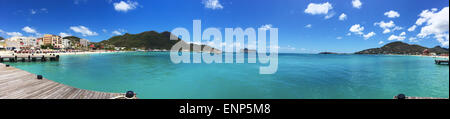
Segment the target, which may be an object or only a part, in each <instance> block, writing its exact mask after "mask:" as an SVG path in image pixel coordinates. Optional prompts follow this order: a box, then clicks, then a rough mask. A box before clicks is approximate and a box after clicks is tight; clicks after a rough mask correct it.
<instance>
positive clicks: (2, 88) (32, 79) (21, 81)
mask: <svg viewBox="0 0 450 119" xmlns="http://www.w3.org/2000/svg"><path fill="white" fill-rule="evenodd" d="M27 57H28V56H27ZM41 57H42V56H41ZM117 95H121V94H119V93H105V92H97V91H89V90H83V89H78V88H74V87H70V86H67V85H64V84H60V83H57V82H54V81H51V80H48V79H45V78H44V79H42V80H38V79H37V78H36V75H35V74H31V73H29V72H26V71H23V70H20V69H17V68H14V67H5V65H4V64H2V63H0V99H110V98H112V97H115V96H117Z"/></svg>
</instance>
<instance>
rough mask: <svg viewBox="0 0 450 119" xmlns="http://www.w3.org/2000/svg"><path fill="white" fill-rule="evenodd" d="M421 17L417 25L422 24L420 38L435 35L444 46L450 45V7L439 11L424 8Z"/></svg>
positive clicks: (418, 35)
mask: <svg viewBox="0 0 450 119" xmlns="http://www.w3.org/2000/svg"><path fill="white" fill-rule="evenodd" d="M419 16H420V18H419V19H418V20H417V21H416V25H419V26H420V25H422V24H423V23H426V24H425V26H424V27H422V29H421V31H420V33H419V34H417V37H418V38H425V37H428V36H433V35H434V38H435V39H436V40H437V41H438V42H439V43H441V45H442V46H447V47H448V46H449V7H445V8H443V9H442V10H441V11H439V12H438V10H437V9H431V11H430V10H424V11H422V13H421V14H420V15H419Z"/></svg>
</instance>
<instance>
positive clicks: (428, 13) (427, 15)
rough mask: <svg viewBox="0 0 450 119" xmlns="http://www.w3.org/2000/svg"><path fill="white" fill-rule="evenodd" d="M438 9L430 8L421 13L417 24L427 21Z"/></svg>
mask: <svg viewBox="0 0 450 119" xmlns="http://www.w3.org/2000/svg"><path fill="white" fill-rule="evenodd" d="M436 11H437V9H436V8H433V9H431V11H430V10H424V11H422V13H420V14H419V16H420V18H419V19H417V21H416V25H418V26H420V25H422V24H423V23H425V22H426V21H428V20H429V19H430V18H431V17H433V16H434V14H435V12H436Z"/></svg>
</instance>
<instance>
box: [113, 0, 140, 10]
mask: <svg viewBox="0 0 450 119" xmlns="http://www.w3.org/2000/svg"><path fill="white" fill-rule="evenodd" d="M138 5H139V3H138V2H134V1H130V0H128V1H127V2H125V1H120V2H118V3H114V9H115V10H116V11H119V12H128V11H129V10H133V9H136V7H137V6H138Z"/></svg>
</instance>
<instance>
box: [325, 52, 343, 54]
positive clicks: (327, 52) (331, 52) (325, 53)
mask: <svg viewBox="0 0 450 119" xmlns="http://www.w3.org/2000/svg"><path fill="white" fill-rule="evenodd" d="M319 54H343V53H337V52H320V53H319Z"/></svg>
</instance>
